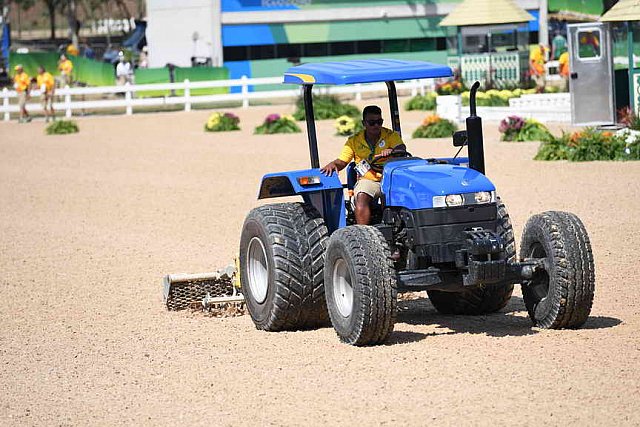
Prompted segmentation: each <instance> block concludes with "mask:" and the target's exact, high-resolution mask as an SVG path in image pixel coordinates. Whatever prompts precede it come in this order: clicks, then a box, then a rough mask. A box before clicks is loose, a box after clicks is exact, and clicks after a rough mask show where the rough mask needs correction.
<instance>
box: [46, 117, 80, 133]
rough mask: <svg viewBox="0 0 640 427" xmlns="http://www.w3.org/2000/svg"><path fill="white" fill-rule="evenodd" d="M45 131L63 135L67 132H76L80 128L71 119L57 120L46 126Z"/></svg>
mask: <svg viewBox="0 0 640 427" xmlns="http://www.w3.org/2000/svg"><path fill="white" fill-rule="evenodd" d="M45 131H46V133H47V135H65V134H67V133H77V132H79V131H80V129H79V128H78V125H77V123H76V122H74V121H73V120H57V121H55V122H52V123H51V124H50V125H49V126H47V127H46V129H45Z"/></svg>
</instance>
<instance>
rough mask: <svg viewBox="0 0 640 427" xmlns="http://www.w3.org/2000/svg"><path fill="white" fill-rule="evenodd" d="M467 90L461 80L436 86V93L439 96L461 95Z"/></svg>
mask: <svg viewBox="0 0 640 427" xmlns="http://www.w3.org/2000/svg"><path fill="white" fill-rule="evenodd" d="M465 90H467V88H466V87H464V85H463V84H462V83H461V82H460V81H459V80H449V81H447V82H444V83H438V84H436V93H437V94H438V95H460V94H461V93H462V92H464V91H465Z"/></svg>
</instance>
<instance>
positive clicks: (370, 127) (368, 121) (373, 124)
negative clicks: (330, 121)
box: [320, 105, 406, 225]
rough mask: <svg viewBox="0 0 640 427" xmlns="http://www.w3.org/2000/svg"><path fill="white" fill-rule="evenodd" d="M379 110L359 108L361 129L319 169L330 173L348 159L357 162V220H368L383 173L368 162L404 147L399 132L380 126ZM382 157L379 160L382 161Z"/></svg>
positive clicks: (366, 221) (376, 107) (342, 167)
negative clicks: (338, 153) (334, 157)
mask: <svg viewBox="0 0 640 427" xmlns="http://www.w3.org/2000/svg"><path fill="white" fill-rule="evenodd" d="M382 123H383V119H382V110H381V109H380V107H378V106H376V105H369V106H367V107H365V108H364V110H363V111H362V124H363V125H364V130H361V131H360V132H358V133H356V134H355V135H353V136H351V137H349V139H347V142H346V143H345V144H344V146H343V147H342V151H341V152H340V155H339V156H338V158H337V159H335V160H334V161H332V162H329V163H328V164H327V165H326V166H324V167H323V168H321V169H320V171H321V172H322V173H323V174H325V175H327V176H331V175H332V174H333V173H334V172H336V173H337V172H339V171H341V170H342V169H344V168H345V167H346V166H347V165H348V164H349V162H350V161H352V160H354V161H355V162H356V163H357V166H356V171H357V173H358V182H357V183H356V186H355V187H354V189H353V191H354V194H355V216H356V223H358V224H365V225H368V224H369V222H370V221H371V202H373V201H374V200H375V199H377V198H379V197H380V196H381V192H380V190H381V188H380V180H381V179H382V174H380V173H378V172H375V171H374V170H373V169H372V168H371V167H370V163H371V162H373V161H374V160H378V159H383V158H385V157H388V156H390V155H391V153H392V151H393V150H394V149H395V150H401V151H405V150H406V146H405V145H404V142H402V138H401V137H400V134H398V133H397V132H395V131H393V130H391V129H387V128H385V127H382ZM385 162H386V160H383V161H382V163H385Z"/></svg>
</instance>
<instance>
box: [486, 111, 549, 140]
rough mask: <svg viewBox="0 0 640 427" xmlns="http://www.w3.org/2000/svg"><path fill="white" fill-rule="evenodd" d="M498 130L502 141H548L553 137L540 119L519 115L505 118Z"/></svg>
mask: <svg viewBox="0 0 640 427" xmlns="http://www.w3.org/2000/svg"><path fill="white" fill-rule="evenodd" d="M498 130H499V131H500V133H501V134H502V136H501V138H500V139H501V140H502V141H547V140H549V139H550V138H553V135H551V132H549V129H547V127H546V126H545V125H543V124H542V123H540V122H539V121H537V120H535V119H523V118H522V117H519V116H509V117H507V118H506V119H503V120H502V121H501V122H500V127H499V128H498Z"/></svg>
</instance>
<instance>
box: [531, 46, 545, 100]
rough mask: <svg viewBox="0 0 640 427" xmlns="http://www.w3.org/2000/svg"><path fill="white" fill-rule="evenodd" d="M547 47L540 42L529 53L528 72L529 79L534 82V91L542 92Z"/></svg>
mask: <svg viewBox="0 0 640 427" xmlns="http://www.w3.org/2000/svg"><path fill="white" fill-rule="evenodd" d="M546 52H547V49H546V48H545V47H544V45H543V44H542V43H540V44H539V45H538V46H536V47H534V48H533V49H531V52H530V53H529V72H530V74H531V79H533V80H534V81H535V82H536V92H538V93H543V92H544V86H545V74H546V70H545V68H544V64H545V62H546Z"/></svg>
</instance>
